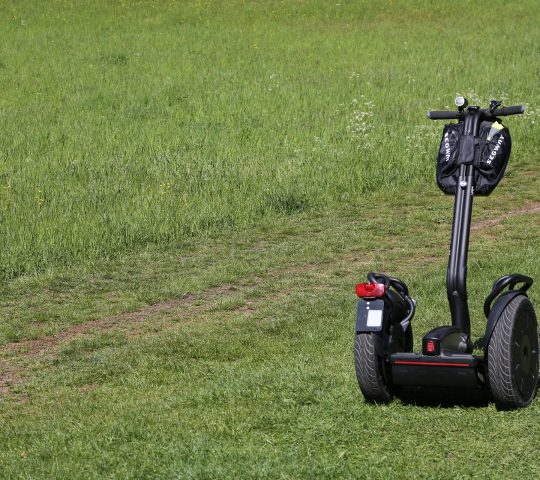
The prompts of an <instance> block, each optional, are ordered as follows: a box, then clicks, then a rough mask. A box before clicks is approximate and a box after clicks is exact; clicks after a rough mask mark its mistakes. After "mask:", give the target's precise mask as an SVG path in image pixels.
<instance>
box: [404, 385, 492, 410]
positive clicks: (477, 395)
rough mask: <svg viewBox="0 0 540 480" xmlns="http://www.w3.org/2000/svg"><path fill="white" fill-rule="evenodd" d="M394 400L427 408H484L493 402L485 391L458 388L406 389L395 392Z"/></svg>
mask: <svg viewBox="0 0 540 480" xmlns="http://www.w3.org/2000/svg"><path fill="white" fill-rule="evenodd" d="M396 398H398V399H399V400H401V402H402V403H403V404H405V405H414V406H418V407H428V408H430V407H431V408H433V407H435V408H455V407H470V408H484V407H487V406H488V405H489V403H490V402H493V399H492V397H491V392H490V391H489V390H487V389H459V388H440V387H439V388H427V387H423V388H407V389H405V388H404V389H402V390H400V391H399V392H396Z"/></svg>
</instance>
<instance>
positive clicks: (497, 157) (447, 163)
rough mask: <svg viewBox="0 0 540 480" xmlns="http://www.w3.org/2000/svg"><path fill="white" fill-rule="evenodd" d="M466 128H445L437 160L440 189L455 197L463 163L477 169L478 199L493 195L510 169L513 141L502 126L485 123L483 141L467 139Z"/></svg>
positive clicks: (478, 138)
mask: <svg viewBox="0 0 540 480" xmlns="http://www.w3.org/2000/svg"><path fill="white" fill-rule="evenodd" d="M463 132H464V124H463V123H461V122H460V123H453V124H449V125H445V127H444V130H443V135H442V139H441V146H440V148H439V154H438V156H437V185H438V186H439V188H440V189H441V190H442V191H443V192H444V193H447V194H450V195H454V194H455V193H456V187H457V185H458V182H459V166H460V164H461V163H467V164H469V163H472V164H473V165H474V170H475V173H474V180H475V185H474V192H475V195H489V194H490V193H491V192H492V191H493V190H494V188H495V187H496V186H497V184H498V183H499V182H500V180H501V178H502V177H503V175H504V171H505V170H506V165H508V160H509V158H510V151H511V148H512V140H511V138H510V131H509V130H508V128H507V127H505V126H503V125H502V124H501V123H500V122H498V121H496V122H482V124H481V125H480V131H479V137H470V138H465V137H464V135H463Z"/></svg>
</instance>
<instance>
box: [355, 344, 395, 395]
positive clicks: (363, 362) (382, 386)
mask: <svg viewBox="0 0 540 480" xmlns="http://www.w3.org/2000/svg"><path fill="white" fill-rule="evenodd" d="M383 361H384V360H383V359H382V358H381V357H379V356H378V355H377V352H376V350H375V334H373V333H357V334H356V337H355V339H354V366H355V370H356V379H357V380H358V385H359V386H360V390H361V391H362V394H363V395H364V398H365V399H366V402H368V403H388V402H390V400H392V397H393V395H392V392H391V390H390V388H389V387H388V385H387V384H386V382H385V379H384V372H383V368H384V366H383Z"/></svg>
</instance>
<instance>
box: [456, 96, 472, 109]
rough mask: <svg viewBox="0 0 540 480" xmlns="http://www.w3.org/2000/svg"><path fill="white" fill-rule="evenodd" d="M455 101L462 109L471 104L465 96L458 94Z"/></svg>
mask: <svg viewBox="0 0 540 480" xmlns="http://www.w3.org/2000/svg"><path fill="white" fill-rule="evenodd" d="M454 103H455V104H456V107H458V108H459V109H460V111H461V110H463V109H464V108H466V107H467V105H469V102H468V101H467V99H466V98H465V97H461V96H458V97H456V98H455V100H454Z"/></svg>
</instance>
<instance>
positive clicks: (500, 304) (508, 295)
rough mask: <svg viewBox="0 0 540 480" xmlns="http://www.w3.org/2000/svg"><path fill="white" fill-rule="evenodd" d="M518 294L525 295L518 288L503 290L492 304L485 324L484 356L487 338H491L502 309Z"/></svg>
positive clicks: (487, 342)
mask: <svg viewBox="0 0 540 480" xmlns="http://www.w3.org/2000/svg"><path fill="white" fill-rule="evenodd" d="M520 295H523V296H524V297H526V296H527V295H526V294H525V293H523V292H522V291H520V290H509V291H507V292H504V293H503V294H502V295H501V296H500V297H499V298H498V299H497V301H496V302H495V305H493V308H492V309H491V311H490V312H489V317H488V322H487V325H486V333H485V335H484V356H486V357H487V349H488V346H489V340H490V339H491V335H492V334H493V330H494V329H495V325H497V322H498V321H499V318H500V317H501V315H502V313H503V311H504V309H505V308H506V307H507V306H508V304H509V303H510V302H511V301H512V300H514V298H516V297H519V296H520Z"/></svg>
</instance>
